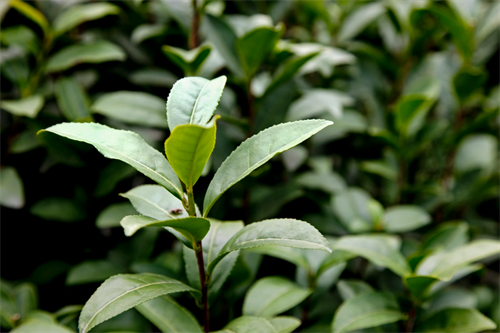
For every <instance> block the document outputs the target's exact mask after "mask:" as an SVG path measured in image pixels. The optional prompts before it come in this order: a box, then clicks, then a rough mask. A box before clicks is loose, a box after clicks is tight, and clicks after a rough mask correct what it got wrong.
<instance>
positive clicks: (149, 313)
mask: <svg viewBox="0 0 500 333" xmlns="http://www.w3.org/2000/svg"><path fill="white" fill-rule="evenodd" d="M135 308H136V309H137V311H139V312H140V313H141V314H142V315H143V316H144V317H146V318H147V319H149V321H151V322H152V323H153V324H154V325H155V326H156V327H158V328H159V329H160V330H161V331H162V332H163V333H180V332H190V333H202V332H203V331H202V329H201V327H200V324H199V323H198V321H197V320H196V318H195V317H194V316H193V315H192V314H191V312H189V311H188V310H187V309H186V308H184V307H183V306H181V305H179V304H178V303H177V302H176V301H174V300H173V299H172V298H171V297H169V296H166V295H165V296H160V297H157V298H154V299H152V300H150V301H148V302H146V303H142V304H140V305H138V306H136V307H135Z"/></svg>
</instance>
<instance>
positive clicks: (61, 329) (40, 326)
mask: <svg viewBox="0 0 500 333" xmlns="http://www.w3.org/2000/svg"><path fill="white" fill-rule="evenodd" d="M10 332H11V333H40V332H43V333H74V331H72V330H70V329H69V328H68V327H66V326H64V325H61V324H58V323H56V322H47V321H44V320H40V319H32V320H28V321H26V322H24V323H23V324H21V325H19V326H17V327H16V328H14V329H13V330H12V331H10Z"/></svg>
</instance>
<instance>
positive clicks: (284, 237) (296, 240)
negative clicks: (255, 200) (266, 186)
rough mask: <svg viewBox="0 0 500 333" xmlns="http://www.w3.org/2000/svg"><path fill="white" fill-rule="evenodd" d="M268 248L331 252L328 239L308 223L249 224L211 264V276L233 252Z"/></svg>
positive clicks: (279, 220) (284, 221)
mask: <svg viewBox="0 0 500 333" xmlns="http://www.w3.org/2000/svg"><path fill="white" fill-rule="evenodd" d="M266 245H279V246H286V247H296V248H302V249H314V250H323V251H327V252H331V250H330V246H329V244H328V242H327V241H326V239H325V238H324V237H323V236H322V235H321V234H320V233H319V231H317V230H316V229H315V228H314V227H313V226H311V225H310V224H309V223H307V222H303V221H298V220H293V219H274V220H265V221H262V222H255V223H252V224H249V225H247V226H246V227H245V228H243V229H241V230H240V231H238V232H237V233H236V234H235V235H234V236H233V237H231V239H229V240H228V241H227V243H226V244H225V245H224V247H223V248H222V249H221V251H220V253H219V255H218V256H217V257H216V258H215V259H214V260H213V261H212V262H211V263H210V264H209V266H208V273H209V274H210V273H211V272H212V271H213V270H214V268H215V266H216V265H217V263H218V262H219V261H220V260H222V259H223V258H224V257H225V256H226V255H228V254H229V253H231V252H233V251H238V250H244V249H251V248H255V247H259V246H266Z"/></svg>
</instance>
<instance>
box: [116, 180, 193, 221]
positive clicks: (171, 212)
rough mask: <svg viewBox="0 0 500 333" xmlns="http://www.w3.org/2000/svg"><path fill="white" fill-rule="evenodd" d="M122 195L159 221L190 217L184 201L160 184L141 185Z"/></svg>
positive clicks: (144, 213) (138, 209) (139, 210)
mask: <svg viewBox="0 0 500 333" xmlns="http://www.w3.org/2000/svg"><path fill="white" fill-rule="evenodd" d="M120 195H121V196H122V197H124V198H127V199H129V200H130V202H131V203H132V205H133V206H134V208H135V210H137V211H138V212H139V213H141V214H142V215H145V216H149V217H152V218H154V219H156V220H158V221H162V220H168V219H175V218H184V217H188V214H187V212H186V210H185V209H184V207H183V206H182V201H180V200H179V199H178V198H177V197H175V196H173V195H172V194H171V193H170V192H168V191H167V190H165V188H163V187H161V186H158V185H140V186H137V187H135V188H133V189H131V190H129V191H128V192H126V193H122V194H120Z"/></svg>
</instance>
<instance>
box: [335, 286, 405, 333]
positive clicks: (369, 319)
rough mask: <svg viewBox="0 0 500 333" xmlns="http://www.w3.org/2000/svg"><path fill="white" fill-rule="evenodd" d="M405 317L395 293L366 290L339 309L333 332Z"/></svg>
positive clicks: (392, 321)
mask: <svg viewBox="0 0 500 333" xmlns="http://www.w3.org/2000/svg"><path fill="white" fill-rule="evenodd" d="M404 318H405V316H404V315H403V314H402V313H401V310H400V309H399V305H398V302H397V301H396V298H395V297H394V296H393V295H391V294H385V293H380V292H365V293H361V294H359V295H357V296H354V297H353V298H350V299H348V300H347V301H345V302H344V303H342V305H341V306H340V307H339V308H338V309H337V311H336V312H335V317H334V318H333V322H332V333H344V332H350V331H354V330H359V329H363V328H369V327H375V326H379V325H384V324H389V323H394V322H396V321H399V320H402V319H404Z"/></svg>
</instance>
